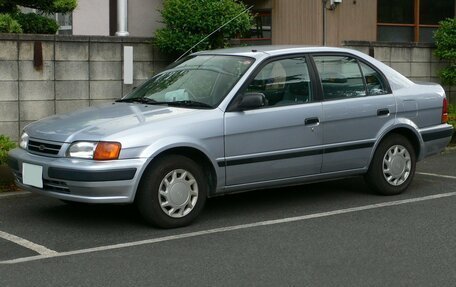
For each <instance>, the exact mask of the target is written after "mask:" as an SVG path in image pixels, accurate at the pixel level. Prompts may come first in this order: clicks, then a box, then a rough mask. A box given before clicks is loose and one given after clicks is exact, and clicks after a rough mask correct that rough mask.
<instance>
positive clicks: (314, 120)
mask: <svg viewBox="0 0 456 287" xmlns="http://www.w3.org/2000/svg"><path fill="white" fill-rule="evenodd" d="M319 123H320V120H319V119H318V118H308V119H305V120H304V124H305V125H306V126H309V125H317V124H319Z"/></svg>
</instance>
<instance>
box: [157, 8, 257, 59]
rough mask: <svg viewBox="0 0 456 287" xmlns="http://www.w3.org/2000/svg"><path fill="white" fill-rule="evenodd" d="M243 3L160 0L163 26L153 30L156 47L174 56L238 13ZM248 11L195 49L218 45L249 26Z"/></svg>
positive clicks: (218, 46)
mask: <svg viewBox="0 0 456 287" xmlns="http://www.w3.org/2000/svg"><path fill="white" fill-rule="evenodd" d="M245 9H246V6H245V5H244V4H242V3H241V2H239V1H237V0H164V2H163V10H162V11H161V15H162V18H163V22H164V23H165V25H166V27H165V28H163V29H159V30H158V31H157V32H156V33H155V38H156V39H155V41H156V44H157V46H158V47H159V48H160V49H161V50H163V51H165V52H167V53H169V54H174V55H178V54H180V53H183V52H185V51H187V50H188V49H189V48H191V47H192V46H193V45H195V44H196V43H198V42H199V41H200V40H202V39H203V38H204V37H205V36H207V35H209V34H210V33H211V32H213V31H214V30H216V29H217V28H219V27H220V26H222V25H223V24H225V23H227V22H228V21H230V20H231V19H233V18H235V17H236V16H237V15H239V14H240V13H241V12H242V11H243V10H245ZM251 23H252V16H251V14H250V13H249V12H246V13H244V14H242V15H240V16H239V17H238V18H236V19H235V20H233V21H232V22H230V23H229V24H227V25H226V26H224V27H223V28H222V29H221V30H220V31H218V32H216V33H215V34H213V35H212V36H211V37H209V38H208V39H207V40H205V41H204V42H202V43H201V44H199V45H198V46H197V47H195V51H196V50H203V49H215V48H222V47H224V46H225V45H227V43H228V40H229V39H230V38H233V37H235V36H237V35H239V34H241V33H243V32H246V31H247V30H249V29H250V27H251Z"/></svg>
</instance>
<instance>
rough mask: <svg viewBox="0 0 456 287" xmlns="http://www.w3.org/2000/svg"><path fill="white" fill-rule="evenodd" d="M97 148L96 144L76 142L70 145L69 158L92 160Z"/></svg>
mask: <svg viewBox="0 0 456 287" xmlns="http://www.w3.org/2000/svg"><path fill="white" fill-rule="evenodd" d="M96 148H97V143H96V142H75V143H72V144H71V145H70V148H69V149H68V152H67V156H69V157H77V158H89V159H92V158H93V153H94V152H95V149H96Z"/></svg>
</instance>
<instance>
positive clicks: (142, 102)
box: [116, 98, 163, 105]
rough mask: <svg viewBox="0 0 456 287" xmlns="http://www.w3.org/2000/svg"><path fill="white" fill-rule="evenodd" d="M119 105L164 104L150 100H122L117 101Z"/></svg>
mask: <svg viewBox="0 0 456 287" xmlns="http://www.w3.org/2000/svg"><path fill="white" fill-rule="evenodd" d="M116 102H118V103H141V104H151V105H157V104H163V103H162V102H157V101H156V100H153V99H149V98H131V99H120V100H117V101H116Z"/></svg>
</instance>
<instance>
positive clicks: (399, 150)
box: [383, 145, 412, 186]
mask: <svg viewBox="0 0 456 287" xmlns="http://www.w3.org/2000/svg"><path fill="white" fill-rule="evenodd" d="M411 169H412V160H411V158H410V153H409V152H408V151H407V149H406V148H405V147H403V146H401V145H394V146H392V147H391V148H390V149H389V150H388V151H387V152H386V154H385V156H384V157H383V176H384V177H385V179H386V181H387V182H388V183H389V184H391V185H394V186H399V185H401V184H403V183H404V182H405V181H406V180H407V178H408V177H409V176H410V171H411Z"/></svg>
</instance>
